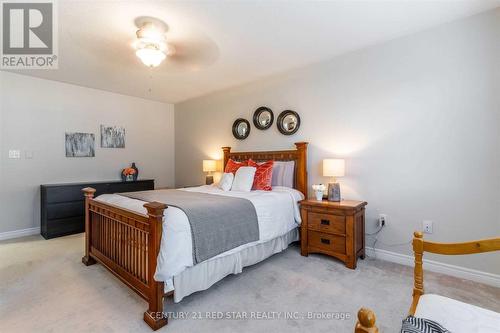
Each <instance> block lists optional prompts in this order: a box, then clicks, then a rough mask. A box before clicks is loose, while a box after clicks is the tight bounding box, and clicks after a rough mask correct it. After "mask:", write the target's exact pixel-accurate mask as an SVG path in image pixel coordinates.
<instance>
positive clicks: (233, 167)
mask: <svg viewBox="0 0 500 333" xmlns="http://www.w3.org/2000/svg"><path fill="white" fill-rule="evenodd" d="M242 166H248V161H244V162H236V161H233V160H232V159H229V160H228V161H227V163H226V168H225V169H224V172H225V173H232V174H233V175H234V174H235V173H236V171H238V169H239V168H241V167H242Z"/></svg>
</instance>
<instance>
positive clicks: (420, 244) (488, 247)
mask: <svg viewBox="0 0 500 333" xmlns="http://www.w3.org/2000/svg"><path fill="white" fill-rule="evenodd" d="M492 251H500V237H497V238H491V239H482V240H476V241H471V242H465V243H434V242H429V241H424V237H423V234H422V232H420V231H416V232H414V234H413V252H414V253H415V268H414V277H413V279H414V285H413V300H412V303H411V306H410V311H408V315H412V316H414V315H415V311H416V310H417V305H418V300H419V299H420V296H421V295H423V294H424V270H423V262H422V257H423V255H424V252H430V253H436V254H443V255H464V254H474V253H484V252H492ZM354 332H355V333H378V332H379V330H378V328H377V326H376V318H375V313H373V311H372V310H370V309H367V308H362V309H360V310H359V312H358V322H357V323H356V327H355V329H354Z"/></svg>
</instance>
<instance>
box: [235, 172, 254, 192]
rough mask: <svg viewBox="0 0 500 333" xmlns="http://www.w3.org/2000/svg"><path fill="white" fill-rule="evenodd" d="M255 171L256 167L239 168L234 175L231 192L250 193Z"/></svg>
mask: <svg viewBox="0 0 500 333" xmlns="http://www.w3.org/2000/svg"><path fill="white" fill-rule="evenodd" d="M256 170H257V168H256V167H240V168H239V169H238V171H236V175H234V181H233V186H232V187H231V191H240V192H250V190H251V189H252V185H253V178H254V176H255V171H256Z"/></svg>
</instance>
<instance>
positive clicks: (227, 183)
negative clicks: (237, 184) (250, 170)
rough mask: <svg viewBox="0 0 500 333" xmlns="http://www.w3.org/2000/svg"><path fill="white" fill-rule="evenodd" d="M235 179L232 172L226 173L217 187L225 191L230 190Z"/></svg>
mask: <svg viewBox="0 0 500 333" xmlns="http://www.w3.org/2000/svg"><path fill="white" fill-rule="evenodd" d="M233 180H234V175H233V173H232V172H229V173H224V174H223V175H222V177H221V179H220V182H219V184H218V185H217V187H218V188H220V189H221V190H223V191H229V190H230V189H231V186H232V185H233Z"/></svg>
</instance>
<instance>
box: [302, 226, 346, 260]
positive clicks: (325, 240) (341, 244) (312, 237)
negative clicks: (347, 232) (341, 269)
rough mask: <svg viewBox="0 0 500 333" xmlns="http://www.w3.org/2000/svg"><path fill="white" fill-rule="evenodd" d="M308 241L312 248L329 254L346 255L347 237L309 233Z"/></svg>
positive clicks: (315, 232)
mask: <svg viewBox="0 0 500 333" xmlns="http://www.w3.org/2000/svg"><path fill="white" fill-rule="evenodd" d="M307 240H308V243H309V246H310V247H314V248H317V249H320V250H324V251H328V252H335V253H341V254H346V249H345V237H342V236H336V235H330V234H325V233H322V232H317V231H309V232H308V234H307Z"/></svg>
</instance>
